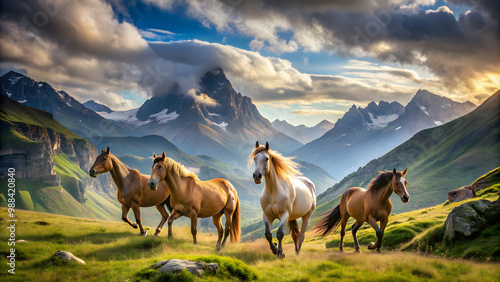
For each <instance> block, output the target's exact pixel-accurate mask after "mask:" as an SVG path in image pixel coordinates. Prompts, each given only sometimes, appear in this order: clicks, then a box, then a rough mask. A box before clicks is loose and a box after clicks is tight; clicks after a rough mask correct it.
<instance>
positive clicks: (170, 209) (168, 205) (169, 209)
mask: <svg viewBox="0 0 500 282" xmlns="http://www.w3.org/2000/svg"><path fill="white" fill-rule="evenodd" d="M162 204H164V205H166V206H167V209H168V212H170V213H172V206H171V205H170V195H168V197H167V198H166V199H165V201H163V203H162Z"/></svg>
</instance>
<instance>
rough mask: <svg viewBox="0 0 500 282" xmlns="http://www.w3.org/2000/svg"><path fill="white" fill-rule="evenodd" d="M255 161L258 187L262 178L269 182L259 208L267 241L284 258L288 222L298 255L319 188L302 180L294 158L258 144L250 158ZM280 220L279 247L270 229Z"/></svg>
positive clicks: (254, 175) (310, 182) (303, 178)
mask: <svg viewBox="0 0 500 282" xmlns="http://www.w3.org/2000/svg"><path fill="white" fill-rule="evenodd" d="M252 161H253V162H255V172H254V173H253V179H254V181H255V183H256V184H260V183H262V176H264V178H265V180H266V186H265V188H264V189H263V190H262V194H261V195H260V206H261V207H262V211H263V212H264V213H263V215H262V217H263V219H264V225H265V228H266V239H267V241H268V242H269V246H270V247H271V250H272V252H273V254H275V255H277V256H278V258H284V257H285V254H284V253H283V247H282V245H281V240H282V239H283V236H284V235H285V233H284V231H283V227H284V225H285V223H288V224H289V226H290V231H291V233H292V238H293V242H294V243H295V253H296V254H299V253H300V249H301V247H302V243H303V242H304V238H305V232H306V230H307V226H308V225H309V220H310V219H311V215H312V213H313V211H314V208H315V207H316V187H315V186H314V184H313V183H312V181H311V180H309V179H308V178H306V177H301V176H299V175H300V172H299V171H298V169H297V168H298V166H299V165H298V164H297V163H295V162H293V161H292V159H291V158H286V157H284V156H283V155H281V154H280V153H278V152H276V151H274V150H269V143H267V142H266V146H261V145H259V142H258V141H257V143H255V148H254V149H253V151H252V153H251V154H250V157H249V163H251V162H252ZM298 218H302V226H301V228H300V231H299V225H298V223H297V219H298ZM275 219H279V220H280V221H281V224H280V226H279V228H278V231H277V232H276V237H277V238H278V242H279V243H278V247H277V248H276V245H275V244H273V235H272V233H271V226H272V225H273V221H274V220H275Z"/></svg>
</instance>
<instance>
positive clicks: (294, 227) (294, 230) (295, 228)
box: [288, 219, 300, 241]
mask: <svg viewBox="0 0 500 282" xmlns="http://www.w3.org/2000/svg"><path fill="white" fill-rule="evenodd" d="M288 227H289V228H290V233H291V234H292V238H294V239H293V240H294V241H295V238H297V237H298V236H299V233H300V231H299V224H298V223H297V220H296V219H295V220H292V221H289V222H288Z"/></svg>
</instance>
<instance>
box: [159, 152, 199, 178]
mask: <svg viewBox="0 0 500 282" xmlns="http://www.w3.org/2000/svg"><path fill="white" fill-rule="evenodd" d="M159 161H163V158H162V157H156V158H155V159H154V161H153V164H156V163H157V162H159ZM164 163H165V167H166V169H167V170H170V171H172V172H173V173H175V174H177V175H179V176H180V177H190V178H192V179H194V180H199V178H198V175H196V174H195V173H193V172H189V171H187V170H186V168H185V167H184V166H183V165H181V164H179V163H178V162H176V161H174V160H173V159H171V158H165V160H164Z"/></svg>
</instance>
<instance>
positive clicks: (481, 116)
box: [318, 91, 500, 213]
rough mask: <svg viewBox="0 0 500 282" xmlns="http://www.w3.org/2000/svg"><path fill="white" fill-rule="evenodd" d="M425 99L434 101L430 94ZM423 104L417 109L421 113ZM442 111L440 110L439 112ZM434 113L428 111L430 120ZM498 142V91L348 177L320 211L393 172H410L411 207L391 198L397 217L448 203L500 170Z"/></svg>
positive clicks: (323, 200) (322, 199)
mask: <svg viewBox="0 0 500 282" xmlns="http://www.w3.org/2000/svg"><path fill="white" fill-rule="evenodd" d="M424 97H425V98H432V96H430V95H429V94H428V93H425V96H424ZM417 102H418V103H417ZM446 102H447V101H446ZM419 103H420V101H416V102H415V103H414V104H415V106H417V107H418V108H420V107H419V105H421V104H419ZM441 105H442V104H437V108H440V107H441ZM450 107H451V104H450ZM407 108H408V106H407ZM433 108H434V109H433ZM435 108H436V107H431V108H430V109H429V108H427V109H425V111H427V112H428V113H429V116H431V115H432V111H433V110H435ZM422 111H424V110H422ZM426 115H427V114H426ZM443 119H444V118H443V117H441V120H443ZM434 120H435V117H434ZM398 126H401V125H398ZM499 137H500V91H497V92H496V93H495V94H493V95H492V96H490V97H489V98H488V99H487V100H486V101H484V102H483V103H482V104H481V105H480V106H479V107H477V108H476V109H475V110H473V111H472V112H470V113H469V114H467V115H465V116H463V117H460V118H458V119H455V120H453V121H451V122H448V123H445V124H443V125H440V126H438V127H434V128H429V129H426V130H422V131H420V132H419V133H417V134H415V136H413V137H412V138H411V139H409V140H408V141H406V142H404V143H403V144H401V145H400V146H398V147H397V148H395V149H394V150H392V151H390V152H389V153H387V154H385V155H384V156H382V157H380V158H378V159H375V160H373V161H371V162H369V163H368V164H367V165H365V166H363V167H362V168H360V169H359V170H357V171H356V172H354V173H352V174H350V175H349V176H347V177H346V178H344V179H343V180H342V181H340V182H339V183H338V184H336V185H335V186H333V187H332V188H330V189H328V190H327V191H326V192H325V193H323V194H321V195H320V196H318V206H319V205H322V204H326V205H328V203H329V201H331V200H332V199H334V198H335V197H337V196H338V195H340V194H341V193H343V192H344V191H345V190H346V189H347V188H349V187H353V186H354V187H366V186H367V185H368V183H369V181H370V180H371V179H372V178H373V177H375V176H376V175H377V174H378V172H379V171H384V170H392V169H393V168H396V169H398V170H404V169H405V168H408V173H407V174H406V180H407V181H408V191H409V193H410V196H411V197H410V202H409V203H407V204H403V203H401V200H400V199H399V197H397V196H394V195H393V198H392V203H393V205H394V208H393V211H394V212H396V213H399V212H402V211H408V210H414V209H419V208H422V207H427V206H432V205H436V204H438V203H442V202H444V201H446V199H447V195H448V191H450V190H453V189H455V188H457V187H461V186H464V185H468V184H469V183H471V182H472V181H474V180H475V179H476V178H478V177H479V176H481V175H483V174H485V173H487V172H488V171H490V170H492V169H495V168H496V167H498V166H500V139H499ZM332 205H333V203H332Z"/></svg>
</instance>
